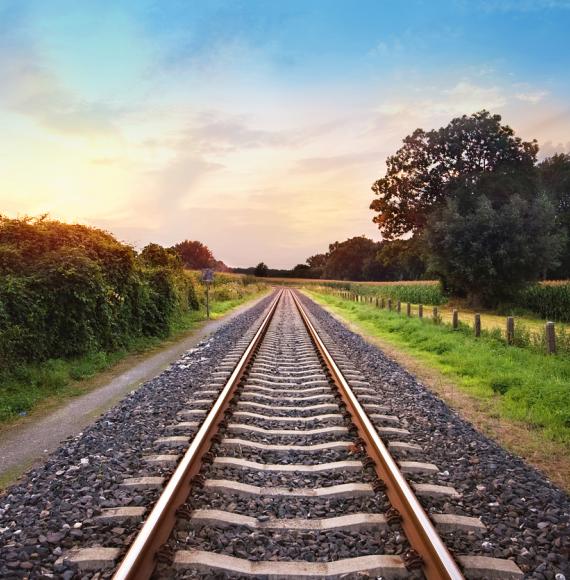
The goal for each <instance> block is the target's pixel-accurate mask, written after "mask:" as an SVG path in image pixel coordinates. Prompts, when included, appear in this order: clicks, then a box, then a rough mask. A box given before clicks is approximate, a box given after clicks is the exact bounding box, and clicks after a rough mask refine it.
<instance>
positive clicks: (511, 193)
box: [238, 111, 570, 307]
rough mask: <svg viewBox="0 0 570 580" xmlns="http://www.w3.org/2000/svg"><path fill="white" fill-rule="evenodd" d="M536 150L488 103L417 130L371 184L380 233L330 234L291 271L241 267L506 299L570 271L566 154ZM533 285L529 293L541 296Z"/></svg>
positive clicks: (569, 165)
mask: <svg viewBox="0 0 570 580" xmlns="http://www.w3.org/2000/svg"><path fill="white" fill-rule="evenodd" d="M537 154H538V144H537V142H536V141H523V140H522V139H521V138H520V137H517V136H516V135H515V133H514V131H513V130H512V129H511V128H510V127H509V126H508V125H503V124H502V123H501V117H500V116H499V115H491V114H490V113H489V112H488V111H480V112H478V113H475V114H473V115H470V116H467V115H463V116H462V117H457V118H455V119H452V120H451V122H450V123H449V124H448V125H447V126H445V127H441V128H439V129H435V130H430V131H424V130H423V129H416V130H415V131H414V132H413V133H412V134H411V135H408V136H407V137H405V138H404V140H403V145H402V147H401V148H400V149H398V151H396V152H395V153H394V154H393V155H391V156H390V157H388V159H387V161H386V165H387V170H386V174H385V175H384V176H383V177H381V178H380V179H378V180H377V181H375V182H374V184H373V185H372V191H373V192H374V199H373V200H372V203H371V205H370V208H371V209H372V210H373V211H374V212H375V215H374V218H373V221H374V222H375V223H376V224H377V225H378V228H379V230H380V233H381V234H382V237H383V241H381V242H374V241H372V240H370V239H368V238H366V237H365V236H357V237H354V238H350V239H348V240H346V241H344V242H335V243H334V244H331V245H330V246H329V250H328V252H326V253H322V254H316V255H314V256H311V257H310V258H308V259H307V260H306V263H304V264H298V265H297V266H295V267H294V268H293V269H292V270H289V271H287V270H285V271H283V270H273V269H271V268H267V266H265V264H263V263H261V264H259V265H258V266H257V267H256V268H246V269H238V271H242V272H246V273H252V274H256V275H269V276H281V277H291V278H321V279H337V280H354V281H360V280H365V281H368V280H370V281H375V280H376V281H384V280H394V281H400V280H421V279H425V278H430V279H433V278H438V279H439V280H440V281H441V283H442V288H443V291H444V292H445V294H446V295H452V296H456V297H465V298H467V299H468V301H469V302H470V303H471V304H472V305H473V306H477V305H485V306H496V305H497V304H501V303H508V302H512V301H514V300H515V299H516V297H518V296H520V295H521V293H522V292H524V291H525V289H528V288H531V287H533V286H532V285H533V283H535V282H537V281H538V280H543V279H558V280H560V279H569V278H570V154H564V153H561V154H555V155H553V156H552V157H549V158H547V159H545V160H543V161H541V162H538V159H537ZM537 292H538V291H537V290H534V291H530V292H528V295H529V296H531V295H532V296H535V295H536V296H538V295H542V294H541V293H538V294H537ZM550 292H551V293H552V294H553V296H554V295H556V296H558V295H559V294H560V292H562V291H561V290H552V291H550ZM553 299H554V298H553ZM536 302H537V304H536V305H535V307H538V302H540V299H537V300H536ZM561 307H562V305H561Z"/></svg>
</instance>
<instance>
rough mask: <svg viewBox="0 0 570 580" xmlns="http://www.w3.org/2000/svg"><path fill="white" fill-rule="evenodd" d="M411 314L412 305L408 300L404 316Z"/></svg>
mask: <svg viewBox="0 0 570 580" xmlns="http://www.w3.org/2000/svg"><path fill="white" fill-rule="evenodd" d="M411 315H412V305H411V304H410V303H409V302H408V303H407V304H406V316H407V317H408V318H409V317H410V316H411Z"/></svg>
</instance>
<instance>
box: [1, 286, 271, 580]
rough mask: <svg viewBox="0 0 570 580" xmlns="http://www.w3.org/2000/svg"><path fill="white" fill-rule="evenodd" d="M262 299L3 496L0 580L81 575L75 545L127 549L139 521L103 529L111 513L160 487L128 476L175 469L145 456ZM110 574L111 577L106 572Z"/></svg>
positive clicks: (251, 320) (261, 307) (150, 497)
mask: <svg viewBox="0 0 570 580" xmlns="http://www.w3.org/2000/svg"><path fill="white" fill-rule="evenodd" d="M270 300H271V297H266V298H265V299H263V300H261V301H260V302H258V303H257V304H256V305H254V306H253V307H252V308H250V309H248V310H246V311H245V312H243V313H242V314H240V315H239V316H237V317H236V318H234V319H232V320H230V321H229V322H227V323H226V324H225V325H224V326H223V327H222V328H220V329H219V330H218V331H217V332H216V333H215V334H214V335H213V336H212V337H211V338H209V339H208V340H205V341H203V342H202V343H200V344H199V345H198V346H197V347H196V348H194V349H191V350H190V351H188V352H187V353H186V354H185V355H184V356H183V357H182V358H180V359H179V360H178V361H176V362H175V363H173V364H172V365H171V366H170V367H169V368H168V369H166V370H165V371H164V372H163V373H161V374H160V375H159V376H157V377H156V378H154V379H152V380H150V381H148V382H147V383H145V384H144V385H143V386H141V387H140V388H139V389H137V390H136V391H133V392H132V393H131V394H129V395H128V396H127V397H125V398H124V399H123V400H122V401H121V402H120V403H119V404H118V405H117V406H116V407H114V408H113V409H111V410H110V411H108V412H107V413H105V414H104V415H103V416H102V417H101V418H100V419H99V420H98V421H96V422H95V423H94V424H93V425H92V426H90V427H89V428H88V429H86V430H85V431H84V432H83V433H81V434H79V435H78V436H77V437H74V438H70V439H69V440H67V441H66V442H65V443H64V444H63V445H62V446H61V447H60V448H59V449H58V450H57V451H56V452H55V453H53V454H52V455H51V456H50V457H49V458H48V460H47V461H46V463H45V465H43V466H42V467H40V468H37V469H34V470H32V471H30V472H28V473H27V474H26V475H25V476H24V477H23V478H22V479H21V481H20V483H18V484H16V485H14V486H12V487H11V488H9V489H8V490H6V492H5V493H4V494H3V496H2V497H0V578H24V577H29V578H40V577H47V578H49V577H57V578H66V579H68V580H69V579H71V578H74V577H80V575H79V576H78V575H77V572H76V571H74V570H73V569H71V568H68V567H67V565H66V564H65V563H58V560H60V559H61V556H62V555H63V554H64V553H65V552H66V551H67V550H68V549H70V548H72V547H91V546H93V545H102V546H115V547H116V546H117V545H121V544H127V543H128V542H129V541H130V539H132V537H133V536H134V533H135V532H136V530H137V529H138V527H139V525H140V524H139V523H138V522H129V521H125V522H120V523H109V524H102V523H100V522H97V521H96V520H95V519H94V518H95V517H96V516H97V515H98V514H99V513H100V512H101V510H102V509H104V508H110V507H117V506H121V505H122V506H151V505H152V503H153V502H154V501H155V500H156V497H157V496H158V493H159V490H156V489H147V490H141V491H135V492H133V491H132V490H128V489H125V488H124V487H121V485H120V484H121V483H122V481H123V480H124V479H125V478H130V477H141V476H144V475H153V476H156V475H160V474H163V475H165V476H168V474H169V473H170V472H171V471H172V467H156V466H152V467H151V466H149V465H148V463H147V462H146V461H145V459H144V457H145V456H148V455H152V454H156V453H159V452H160V453H168V452H169V451H172V450H161V449H157V447H156V445H155V444H154V442H155V440H156V439H158V438H159V437H162V436H165V435H169V433H166V432H165V428H166V426H168V425H171V424H172V423H175V422H176V414H177V412H178V411H179V410H180V409H181V408H183V407H185V406H187V405H186V403H187V401H188V400H189V399H193V398H195V399H200V398H202V397H200V392H201V391H202V390H204V385H207V384H209V382H210V380H209V379H210V376H211V374H212V372H215V371H216V370H217V367H218V366H219V364H220V361H221V360H222V359H223V358H224V356H225V355H226V354H227V353H228V352H229V351H230V350H231V349H232V348H233V347H234V346H235V344H236V343H237V342H238V341H239V340H240V339H242V338H243V336H244V334H246V333H247V332H248V331H250V329H251V328H252V326H253V325H254V324H255V323H257V322H259V321H260V317H261V315H262V313H263V312H264V311H265V309H266V308H267V307H268V305H269V303H270ZM104 575H105V576H109V575H110V573H107V572H105V573H104Z"/></svg>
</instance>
